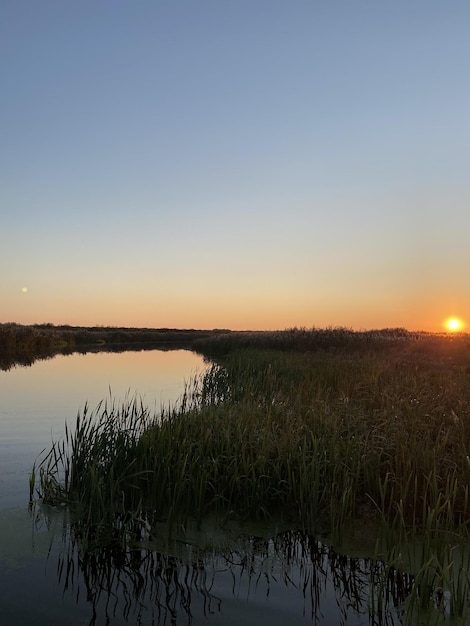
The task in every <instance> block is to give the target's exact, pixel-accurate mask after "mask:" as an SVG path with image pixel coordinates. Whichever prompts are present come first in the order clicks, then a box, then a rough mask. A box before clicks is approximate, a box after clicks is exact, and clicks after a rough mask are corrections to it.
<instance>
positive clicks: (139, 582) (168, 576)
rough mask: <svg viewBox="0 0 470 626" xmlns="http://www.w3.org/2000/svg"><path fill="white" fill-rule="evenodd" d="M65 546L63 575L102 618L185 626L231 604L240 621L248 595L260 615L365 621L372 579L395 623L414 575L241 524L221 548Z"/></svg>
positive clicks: (290, 534)
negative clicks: (253, 532) (250, 529)
mask: <svg viewBox="0 0 470 626" xmlns="http://www.w3.org/2000/svg"><path fill="white" fill-rule="evenodd" d="M64 547H65V548H66V549H65V550H64V552H63V553H62V555H61V556H60V557H59V561H58V567H57V571H58V575H59V581H60V583H61V585H62V586H63V587H64V591H68V592H70V593H73V594H74V595H77V596H78V595H82V594H83V591H85V594H86V597H87V599H88V602H89V603H90V604H91V607H92V612H93V619H94V620H97V622H96V623H100V617H101V619H102V616H103V615H104V616H105V617H106V618H107V619H109V618H111V617H116V615H119V613H122V614H123V616H124V618H125V619H126V620H132V621H133V622H135V621H136V620H137V622H138V623H140V620H143V621H144V623H147V622H146V620H148V619H154V620H156V623H158V624H170V623H172V624H173V623H178V624H180V623H188V624H189V623H191V621H192V619H193V617H196V618H197V617H198V615H204V616H205V617H209V616H214V614H220V615H224V616H225V619H226V618H227V616H230V615H231V613H230V610H231V609H232V611H233V607H234V606H235V612H236V617H237V618H238V620H244V619H246V617H247V615H248V616H249V613H250V605H249V604H247V601H250V600H252V601H254V600H255V599H256V603H255V605H256V606H257V607H258V608H259V607H260V606H261V607H262V611H263V615H264V617H267V618H270V617H275V618H276V619H277V620H278V621H276V622H275V623H279V624H280V623H286V622H285V621H282V620H285V619H288V620H289V622H288V623H305V622H304V620H305V619H307V620H311V621H312V623H315V622H316V621H317V620H318V619H321V618H323V617H324V616H326V617H327V618H329V619H333V620H334V619H335V618H336V619H337V620H338V623H339V621H340V620H341V619H344V620H346V619H347V617H348V616H350V617H351V616H352V615H363V616H365V619H368V617H366V616H368V615H369V612H370V608H371V595H370V587H371V583H372V584H374V583H376V582H377V581H379V580H380V581H382V582H383V585H382V591H381V593H382V595H381V619H382V620H383V621H382V622H381V623H382V624H388V625H389V626H392V625H397V626H398V624H400V623H401V622H400V619H399V617H398V616H399V614H400V611H401V610H402V607H403V606H404V603H405V602H406V599H407V597H408V596H409V594H410V593H411V590H412V585H413V577H412V576H410V575H408V574H405V573H402V572H399V571H397V570H394V568H391V567H389V566H386V565H385V564H384V563H382V562H380V561H377V560H373V559H359V558H353V557H347V556H343V555H341V554H339V553H337V552H335V550H333V549H332V548H329V547H328V546H326V545H325V544H323V543H321V542H319V541H317V540H316V539H314V538H313V537H312V536H310V535H308V534H305V533H303V532H294V531H287V532H283V533H280V534H278V535H274V536H273V537H258V536H256V535H251V534H246V529H245V533H244V534H240V533H238V534H237V537H236V539H234V538H233V537H232V538H230V535H228V534H226V535H225V547H224V548H223V549H222V548H221V546H220V545H219V546H218V547H217V549H215V550H214V549H212V550H211V549H209V548H207V547H206V549H204V550H203V549H198V548H197V547H196V546H194V545H191V544H188V543H186V542H185V541H183V540H182V539H174V540H173V541H170V542H169V543H168V545H167V551H166V552H157V551H154V550H148V549H141V548H133V549H130V550H129V549H128V550H126V549H123V548H121V547H119V546H116V545H114V546H108V547H106V548H101V549H99V550H95V551H93V552H87V553H85V554H84V553H83V552H82V551H81V550H80V545H79V543H76V542H74V540H72V541H70V542H65V543H64ZM234 602H235V605H234ZM268 621H269V619H268ZM92 623H95V621H93V620H92ZM152 623H153V622H152ZM230 623H232V622H230ZM233 623H235V622H233ZM236 623H239V621H237V622H236Z"/></svg>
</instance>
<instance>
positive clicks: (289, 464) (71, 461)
mask: <svg viewBox="0 0 470 626" xmlns="http://www.w3.org/2000/svg"><path fill="white" fill-rule="evenodd" d="M459 350H460V348H459ZM431 354H432V357H430V355H431ZM443 355H444V356H443ZM459 355H460V352H459ZM452 358H453V357H452V355H451V356H450V357H449V353H448V352H446V351H445V350H444V352H437V351H436V349H434V351H433V352H430V351H429V350H428V351H426V350H425V351H423V350H422V349H414V348H413V349H410V347H409V345H407V346H405V347H404V348H402V347H400V348H398V349H396V350H392V349H390V348H387V349H384V350H382V351H377V350H375V351H373V352H365V351H361V353H360V355H358V354H355V353H350V352H346V351H342V352H330V351H317V352H307V353H298V352H287V351H283V352H279V351H273V350H265V351H261V350H250V349H243V350H239V351H236V350H235V351H232V353H231V354H230V355H229V357H227V358H226V359H225V360H224V363H223V365H214V366H213V368H212V369H211V370H210V371H209V372H208V373H207V374H206V375H205V377H204V378H203V379H201V380H194V381H193V382H192V384H191V385H190V386H188V389H187V391H186V394H185V396H184V398H183V400H182V402H181V404H180V405H179V406H178V407H174V408H171V409H168V410H165V411H163V413H162V414H159V415H151V414H150V412H149V410H148V409H147V408H146V407H145V406H143V405H142V404H141V403H139V402H138V401H137V400H135V399H134V400H131V401H127V402H124V403H123V404H122V405H119V406H118V405H114V404H112V403H111V406H109V405H107V404H102V405H101V406H100V407H99V408H98V409H97V410H96V411H95V412H92V413H90V412H89V411H88V410H85V411H84V413H83V414H82V415H79V416H78V417H77V422H76V424H75V430H74V431H70V430H69V429H67V431H66V437H65V439H64V441H62V442H58V443H55V444H54V445H53V447H52V449H51V451H50V452H49V455H48V456H47V457H46V459H44V460H43V461H42V462H41V463H40V465H39V466H38V467H35V468H34V475H35V476H36V475H38V476H39V485H38V491H39V494H40V497H41V498H42V499H43V500H44V501H45V502H49V503H53V504H57V503H65V504H67V505H70V506H72V508H73V509H74V510H75V511H76V512H77V519H80V520H81V522H82V528H83V529H89V528H94V529H95V530H96V529H97V528H99V529H100V532H99V533H98V534H99V536H101V531H103V530H104V529H107V530H108V531H109V533H110V534H109V540H115V538H116V537H117V536H119V537H120V540H127V539H128V532H129V528H132V527H134V526H135V522H138V521H140V522H142V520H146V521H145V523H146V524H149V523H150V524H151V520H152V519H166V520H169V521H170V522H171V523H183V524H184V521H185V519H186V518H188V517H190V516H195V517H197V518H199V519H201V518H202V517H203V516H204V515H206V514H208V513H212V512H214V511H215V512H218V513H220V514H221V515H225V516H237V517H240V518H269V517H279V518H281V519H283V520H284V521H285V522H288V523H290V524H292V525H295V526H301V527H303V528H305V529H315V528H319V527H322V528H324V529H325V530H326V531H327V532H330V533H331V532H339V531H340V530H341V528H342V527H344V525H345V524H346V523H349V522H350V521H351V520H352V519H357V518H358V519H360V518H364V517H368V518H370V516H375V517H377V519H379V520H382V521H384V522H386V523H387V524H389V525H392V526H394V527H403V528H411V529H412V530H414V531H419V530H422V529H424V530H429V532H431V531H432V532H440V531H443V532H444V531H449V530H456V529H458V530H459V532H468V523H469V520H470V502H469V499H470V494H469V486H470V462H469V459H468V455H469V454H470V404H469V401H470V377H469V376H468V372H467V369H466V367H467V366H466V365H465V363H464V362H462V360H461V355H460V357H459V359H460V360H459V361H458V362H457V361H455V359H454V360H452ZM34 482H35V480H34V479H33V480H32V483H34ZM87 532H88V531H87ZM88 538H89V539H90V537H88Z"/></svg>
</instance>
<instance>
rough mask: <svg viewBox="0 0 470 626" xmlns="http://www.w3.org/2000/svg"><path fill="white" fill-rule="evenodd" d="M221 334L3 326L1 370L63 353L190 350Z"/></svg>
mask: <svg viewBox="0 0 470 626" xmlns="http://www.w3.org/2000/svg"><path fill="white" fill-rule="evenodd" d="M222 332H223V333H224V334H226V333H228V332H229V331H227V330H225V331H222V330H212V331H201V330H178V329H172V328H157V329H151V328H114V327H102V326H96V327H91V328H86V327H79V326H54V325H53V324H34V325H31V326H23V325H20V324H14V323H8V324H0V369H9V368H10V367H12V366H13V365H15V364H20V365H31V364H32V363H34V361H36V360H37V359H44V358H50V357H52V356H54V355H55V354H57V353H61V352H62V353H64V352H65V353H70V352H74V351H80V352H88V351H91V350H97V349H106V350H110V351H120V350H126V349H127V350H129V349H134V350H135V349H138V350H143V349H146V348H155V347H160V348H165V347H181V348H188V349H190V348H191V347H192V345H193V343H194V341H195V340H196V339H207V338H209V337H215V336H216V335H217V334H219V333H222Z"/></svg>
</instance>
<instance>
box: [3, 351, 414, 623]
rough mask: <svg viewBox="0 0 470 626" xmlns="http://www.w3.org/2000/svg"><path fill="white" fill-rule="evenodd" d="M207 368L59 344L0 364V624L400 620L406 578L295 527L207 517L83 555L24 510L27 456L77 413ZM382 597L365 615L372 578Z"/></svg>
mask: <svg viewBox="0 0 470 626" xmlns="http://www.w3.org/2000/svg"><path fill="white" fill-rule="evenodd" d="M206 367H207V364H206V363H204V361H203V359H202V358H201V357H200V356H198V355H196V354H194V353H192V352H189V351H184V350H175V351H158V350H151V351H141V352H124V353H106V352H102V353H88V354H85V355H82V354H73V355H69V356H57V357H55V358H54V359H50V360H46V361H38V362H36V363H34V364H33V366H31V367H16V368H13V369H12V370H10V371H7V372H5V371H0V624H1V626H30V625H31V626H32V625H33V624H34V626H55V625H59V624H60V625H61V626H62V625H63V624H67V625H71V626H74V625H76V626H79V625H85V624H87V625H90V626H101V625H103V626H105V625H112V626H116V625H117V626H121V625H124V624H139V625H140V624H141V625H147V624H148V625H150V624H152V625H153V624H158V625H162V624H169V625H170V624H171V625H172V626H173V625H174V624H177V625H182V624H188V625H189V624H191V625H192V626H202V625H204V626H222V625H223V626H227V625H235V624H240V623H243V624H245V626H249V625H250V624H259V623H261V622H268V623H270V624H273V625H274V626H276V625H277V626H281V625H282V626H285V625H289V626H296V625H304V626H305V625H307V624H321V625H326V626H328V625H335V626H336V625H337V624H342V625H343V626H363V625H364V626H365V625H369V624H378V625H379V624H383V625H387V626H399V625H400V624H402V623H403V621H402V617H401V616H402V608H403V605H404V603H405V602H406V598H407V596H408V595H409V592H410V589H411V584H412V579H411V578H406V577H405V578H403V579H402V580H401V581H400V590H401V591H400V593H398V594H397V588H396V585H395V586H393V585H391V586H390V585H389V584H388V583H387V584H384V580H385V579H384V572H385V569H384V567H385V566H384V565H383V564H381V563H380V562H377V561H373V560H370V559H369V560H368V559H364V558H352V557H347V556H342V555H340V554H337V553H336V552H335V551H334V550H333V549H331V548H329V547H327V546H326V545H324V544H323V543H321V542H319V541H317V539H315V538H313V537H310V536H308V535H305V534H302V533H298V532H295V531H291V530H286V529H279V528H274V527H273V528H268V527H266V526H260V527H254V526H253V525H245V526H233V525H232V526H227V527H226V528H225V529H224V530H223V531H222V530H221V528H220V525H218V524H216V523H213V522H211V520H207V521H206V522H205V524H204V525H203V526H202V527H195V528H189V527H188V528H187V529H186V531H187V532H186V533H185V535H184V536H182V537H176V538H175V539H174V540H171V541H170V539H169V538H168V537H167V535H166V534H165V532H162V533H161V540H160V542H159V543H158V545H152V546H149V549H145V550H144V549H142V550H130V551H129V550H128V551H122V550H116V549H109V550H102V551H99V552H97V553H94V554H92V555H90V556H88V557H86V558H84V557H83V555H82V554H81V553H80V550H79V546H77V545H75V544H73V542H71V540H70V534H69V527H68V526H67V525H66V524H64V516H63V514H61V513H59V514H58V513H54V512H51V511H43V510H41V509H38V510H36V511H35V512H34V514H33V515H32V514H31V512H30V511H29V510H28V498H29V480H28V479H29V473H30V471H31V468H32V465H33V462H34V460H35V459H36V457H37V456H38V455H39V454H40V453H41V451H42V450H44V449H49V448H50V445H51V442H52V440H53V439H58V438H60V437H62V436H63V434H64V424H65V422H66V421H67V422H68V424H69V425H71V426H73V424H74V421H75V418H76V415H77V412H78V411H81V410H82V409H83V407H84V406H85V404H88V406H89V407H90V408H94V407H96V405H97V404H98V403H99V402H100V401H101V400H105V399H106V398H108V399H109V398H110V397H112V398H114V399H116V400H117V401H119V400H124V399H125V398H126V396H129V395H130V396H133V395H134V394H135V395H137V396H138V397H140V398H142V400H143V401H144V403H145V404H146V405H147V406H150V407H152V408H154V409H155V411H156V412H158V411H159V409H160V407H161V406H167V405H168V404H172V403H174V402H176V401H177V399H178V398H179V397H180V396H181V394H182V393H183V390H184V382H185V381H189V380H190V379H192V378H193V376H194V375H195V373H197V372H203V371H204V369H205V368H206ZM374 577H377V579H378V580H380V582H381V584H382V587H383V592H384V593H386V594H387V597H388V599H387V602H386V603H383V606H382V609H381V614H380V615H378V614H377V613H376V614H375V615H374V616H371V615H370V599H371V593H370V581H371V580H373V579H374Z"/></svg>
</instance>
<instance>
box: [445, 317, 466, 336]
mask: <svg viewBox="0 0 470 626" xmlns="http://www.w3.org/2000/svg"><path fill="white" fill-rule="evenodd" d="M462 326H463V324H462V322H461V320H459V319H458V318H457V317H450V318H449V319H448V320H446V328H447V330H448V331H450V332H452V333H455V332H456V331H458V330H462Z"/></svg>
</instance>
